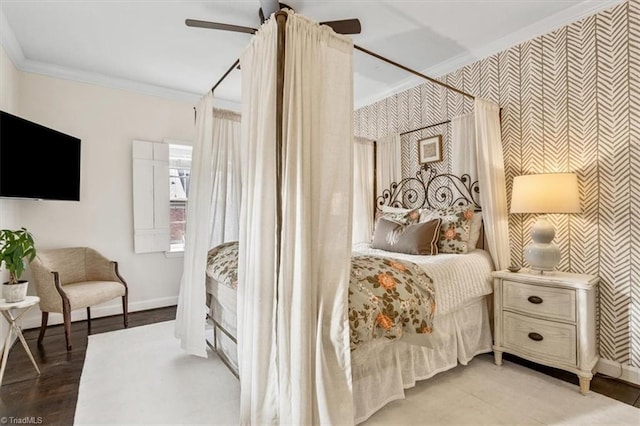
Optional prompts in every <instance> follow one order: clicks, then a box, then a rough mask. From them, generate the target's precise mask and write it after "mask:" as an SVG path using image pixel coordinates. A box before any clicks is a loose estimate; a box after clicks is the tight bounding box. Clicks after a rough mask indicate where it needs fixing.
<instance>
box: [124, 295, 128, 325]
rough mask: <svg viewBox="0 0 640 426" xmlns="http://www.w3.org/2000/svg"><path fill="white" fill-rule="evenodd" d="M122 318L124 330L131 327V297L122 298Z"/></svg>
mask: <svg viewBox="0 0 640 426" xmlns="http://www.w3.org/2000/svg"><path fill="white" fill-rule="evenodd" d="M122 317H123V319H124V328H128V327H129V295H127V294H125V295H124V296H122Z"/></svg>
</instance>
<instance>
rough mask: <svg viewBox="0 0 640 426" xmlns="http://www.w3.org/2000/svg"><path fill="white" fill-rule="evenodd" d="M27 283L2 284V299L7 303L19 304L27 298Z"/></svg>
mask: <svg viewBox="0 0 640 426" xmlns="http://www.w3.org/2000/svg"><path fill="white" fill-rule="evenodd" d="M28 287H29V281H18V284H9V283H8V282H6V283H2V298H3V299H4V300H5V302H7V303H14V302H21V301H23V300H24V299H26V297H27V288H28Z"/></svg>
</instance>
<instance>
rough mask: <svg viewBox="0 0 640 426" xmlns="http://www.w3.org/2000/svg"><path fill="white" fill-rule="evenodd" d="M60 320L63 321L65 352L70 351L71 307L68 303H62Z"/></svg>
mask: <svg viewBox="0 0 640 426" xmlns="http://www.w3.org/2000/svg"><path fill="white" fill-rule="evenodd" d="M62 318H63V319H64V337H65V340H66V342H67V352H69V351H71V306H69V302H68V301H64V302H63V303H62Z"/></svg>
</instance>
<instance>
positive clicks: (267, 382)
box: [176, 11, 509, 424]
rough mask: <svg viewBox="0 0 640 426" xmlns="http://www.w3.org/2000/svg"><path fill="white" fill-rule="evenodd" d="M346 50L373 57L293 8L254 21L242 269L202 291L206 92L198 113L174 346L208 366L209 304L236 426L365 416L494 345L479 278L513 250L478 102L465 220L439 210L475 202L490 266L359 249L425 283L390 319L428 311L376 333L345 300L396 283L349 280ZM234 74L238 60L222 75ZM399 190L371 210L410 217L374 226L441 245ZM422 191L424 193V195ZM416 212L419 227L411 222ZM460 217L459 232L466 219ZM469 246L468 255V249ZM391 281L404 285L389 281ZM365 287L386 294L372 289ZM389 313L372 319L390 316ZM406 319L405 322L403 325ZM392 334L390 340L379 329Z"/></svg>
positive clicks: (476, 259)
mask: <svg viewBox="0 0 640 426" xmlns="http://www.w3.org/2000/svg"><path fill="white" fill-rule="evenodd" d="M354 48H355V49H358V50H360V51H363V52H365V53H367V54H371V55H373V56H376V57H379V56H378V55H375V54H373V53H372V52H369V51H367V50H366V49H362V48H359V47H357V46H354V45H353V43H352V41H351V40H350V39H348V38H346V37H343V36H339V35H336V34H335V33H333V32H332V31H331V30H330V29H329V28H327V27H324V26H320V25H318V24H315V23H313V22H311V21H309V20H308V19H306V18H304V17H302V16H300V15H296V14H295V13H293V12H290V11H279V12H277V13H275V14H274V18H273V19H270V20H268V21H266V22H265V23H264V24H263V26H262V27H261V28H260V30H258V32H257V33H256V35H255V36H254V38H253V39H252V41H251V43H250V45H249V47H248V48H247V50H246V51H245V52H244V53H243V55H242V56H241V58H240V62H239V63H240V66H241V72H242V85H243V93H242V97H243V102H242V144H241V174H242V178H241V181H242V185H241V187H242V190H241V192H242V197H241V213H240V232H239V244H238V245H237V246H236V247H235V248H234V247H233V246H232V245H230V244H226V245H225V248H226V249H228V250H230V252H231V254H228V253H227V256H226V262H227V264H229V265H233V267H230V268H226V269H227V272H228V271H229V270H235V271H236V275H235V276H236V278H235V283H236V284H235V285H234V284H233V283H234V280H233V279H231V280H229V278H228V277H227V278H222V277H221V276H220V275H216V273H218V274H219V273H220V272H221V271H220V270H221V269H225V268H219V267H218V268H216V267H213V268H211V269H212V270H211V271H210V274H209V275H210V276H209V278H208V279H207V285H206V287H205V286H204V285H203V279H202V278H203V274H202V271H204V270H205V269H206V264H207V250H208V249H210V247H209V246H208V242H207V237H208V235H209V234H210V231H211V224H210V219H211V218H210V213H209V209H210V206H211V194H210V193H211V181H212V180H213V179H214V178H215V176H213V175H214V174H215V173H213V172H212V171H211V170H210V166H208V165H207V161H208V160H207V157H208V156H209V157H210V152H211V150H212V149H214V148H213V146H212V143H211V142H210V141H207V136H206V135H207V132H209V133H210V132H211V128H212V127H213V124H212V120H213V117H212V115H211V114H209V113H206V112H207V111H210V110H211V107H212V97H213V95H212V93H209V94H207V95H206V96H205V97H204V99H203V100H202V101H201V103H200V104H199V105H198V109H197V120H196V127H197V134H198V140H197V141H196V145H195V146H194V153H193V158H194V160H193V163H194V169H193V170H192V175H191V178H192V183H191V185H192V187H191V191H192V192H193V194H194V196H192V195H191V193H190V202H189V208H188V210H187V222H188V223H189V227H187V236H186V243H185V271H184V274H183V278H182V282H181V289H180V299H179V305H178V314H177V321H176V336H177V337H179V338H181V340H182V345H183V348H184V349H185V350H186V351H187V352H189V353H191V354H195V355H200V356H206V349H205V332H204V321H203V317H204V307H205V297H207V296H205V295H208V298H209V307H210V310H211V316H212V317H213V318H214V319H215V321H216V323H217V326H216V329H219V328H224V329H225V331H223V332H222V334H218V336H217V337H216V338H215V339H214V340H215V345H216V349H217V350H219V352H222V353H223V356H224V355H226V358H227V362H228V363H229V364H230V366H231V367H234V366H237V369H238V375H239V379H240V383H241V403H240V406H241V413H240V418H241V423H243V424H252V423H253V424H257V423H292V424H320V423H323V424H324V423H326V424H337V423H344V422H345V419H354V421H356V422H359V421H362V420H364V419H366V418H367V417H369V416H370V415H371V414H372V413H373V412H375V411H376V410H378V409H379V408H380V407H381V406H383V405H384V404H386V403H387V402H389V401H391V400H393V399H396V398H399V397H402V396H403V390H404V388H406V387H409V386H412V385H413V383H415V380H420V379H424V378H427V377H430V376H432V375H433V374H436V373H437V372H438V371H443V370H445V369H448V368H451V367H453V366H455V365H456V364H457V363H458V362H462V363H466V362H467V361H468V360H469V359H471V358H472V357H473V356H474V355H476V354H477V353H480V352H483V351H489V350H490V347H491V335H490V331H489V323H488V314H487V307H486V304H485V303H484V296H485V295H486V294H488V293H490V292H491V287H490V285H489V280H488V276H489V273H490V271H491V270H492V269H493V265H495V267H497V268H502V267H506V266H507V264H508V262H509V259H508V256H509V250H508V236H507V235H506V232H507V231H506V223H507V222H506V194H505V187H504V170H503V166H502V151H501V144H500V138H499V121H498V120H499V117H498V109H497V106H495V105H493V104H490V103H488V102H486V101H483V100H480V99H476V104H475V105H476V107H475V108H476V112H475V116H474V118H473V119H472V122H473V126H474V129H475V133H476V137H475V138H474V140H473V141H471V142H470V143H472V144H473V145H474V151H476V150H477V152H478V161H477V164H476V166H477V176H478V179H479V181H480V182H481V183H480V185H474V183H473V182H471V181H470V180H469V179H468V178H466V179H459V180H460V182H462V183H463V186H465V185H466V187H467V189H468V190H470V191H471V194H470V195H469V197H470V198H467V200H466V201H467V203H466V205H467V207H466V210H465V209H459V210H456V211H455V212H453V213H452V212H448V213H446V214H449V215H451V214H452V215H454V216H455V217H457V218H462V217H463V216H465V215H466V213H465V212H466V211H471V215H473V210H474V209H475V207H477V206H479V203H478V202H477V201H478V197H479V200H480V201H482V205H483V215H484V217H485V229H486V230H487V232H486V241H487V246H488V248H489V252H490V253H491V256H489V254H488V253H487V252H485V251H482V250H473V249H472V250H471V251H470V252H469V253H468V254H449V255H443V256H440V255H439V256H432V255H431V254H435V253H434V252H433V251H431V252H430V253H428V254H429V255H425V254H422V255H411V254H398V253H395V252H394V253H392V254H391V255H389V253H388V252H387V250H381V249H379V248H376V247H378V246H377V245H376V244H374V245H373V246H362V247H356V249H355V250H356V251H355V252H354V253H356V254H357V256H355V257H354V258H353V259H355V258H356V257H358V258H359V259H360V261H363V262H364V261H365V260H371V259H377V261H378V262H379V265H378V266H379V267H386V268H395V271H394V273H395V272H397V271H404V272H407V271H408V272H411V273H413V275H414V276H413V278H414V281H415V280H417V281H419V282H421V283H422V284H423V285H422V286H421V287H412V286H409V285H404V286H403V288H405V289H407V291H408V292H409V293H411V295H410V296H412V297H413V296H415V297H414V298H413V299H411V302H409V301H407V300H409V299H402V300H399V301H398V302H399V305H403V306H400V308H399V309H404V310H405V311H410V310H412V309H413V310H418V309H417V308H416V307H417V306H421V309H422V311H421V312H422V314H424V313H425V312H426V316H423V317H421V318H419V317H416V316H415V315H414V316H413V317H411V316H408V317H406V316H404V314H398V315H395V316H394V318H396V319H398V320H399V321H400V322H401V324H397V325H398V327H400V328H398V327H396V324H390V323H387V320H388V319H389V318H386V319H385V318H383V317H381V316H380V315H377V316H376V319H375V321H374V323H377V324H379V325H382V327H377V328H375V330H374V327H373V326H372V325H371V324H372V322H371V314H372V311H371V309H373V310H375V309H376V308H371V307H370V306H365V305H366V301H365V302H360V303H362V304H361V305H359V306H360V308H361V309H360V313H362V311H367V310H369V311H371V312H368V313H367V312H365V314H366V315H365V314H363V315H362V316H361V317H358V312H354V310H353V308H354V306H353V299H354V297H355V296H354V295H355V293H358V292H363V293H365V294H366V295H367V297H369V298H370V299H371V301H372V302H378V301H379V300H380V299H385V301H386V299H387V298H388V297H387V296H388V294H390V293H389V292H395V290H396V289H397V288H398V287H399V286H397V287H396V284H395V282H394V284H390V282H389V281H383V282H379V283H378V285H377V286H376V285H375V284H374V285H373V290H372V289H371V288H365V287H364V286H363V285H360V284H362V281H371V280H370V279H369V278H372V277H370V276H367V274H366V273H365V272H363V271H365V270H369V271H371V270H375V269H372V268H373V267H372V266H370V265H364V266H361V269H360V271H359V272H354V269H355V268H353V269H352V262H353V263H355V260H353V259H352V256H351V254H352V247H351V237H350V236H351V227H352V206H351V200H352V198H353V194H352V192H353V188H352V187H351V185H345V184H344V182H349V181H350V179H352V167H353V164H352V155H353V153H352V151H353V146H352V145H353V144H352V141H353V131H352V120H351V112H352V85H351V79H352V64H351V57H352V50H353V49H354ZM285 52H286V53H285ZM380 59H383V58H382V57H380ZM384 60H385V61H387V62H389V61H388V60H386V59H384ZM394 64H395V63H394ZM395 65H397V66H400V65H399V64H395ZM400 67H402V68H403V69H407V68H406V67H403V66H400ZM233 69H235V64H234V67H232V68H230V69H229V71H228V72H227V74H228V73H229V72H231V71H232V70H233ZM412 72H413V71H412ZM414 73H415V72H414ZM418 74H419V73H418ZM419 75H421V74H419ZM423 77H425V78H427V79H428V80H430V81H433V82H435V83H437V84H442V83H440V82H438V81H435V80H433V79H431V78H428V77H426V76H423ZM218 84H219V83H216V86H217V85H218ZM448 87H449V86H448ZM449 88H450V89H452V90H455V91H457V92H460V91H459V90H458V89H455V88H451V87H449ZM465 95H467V96H470V95H468V94H465ZM496 122H497V124H496ZM209 160H210V158H209ZM421 173H422V172H421ZM424 173H427V177H426V178H425V179H423V177H418V176H416V179H418V180H420V179H423V181H424V182H425V183H428V184H429V185H430V184H431V183H433V182H435V181H434V180H433V179H434V178H437V179H441V178H442V176H441V175H438V176H430V177H429V176H428V173H429V171H428V170H424ZM460 175H462V173H460ZM451 177H452V178H453V177H454V176H453V175H452V176H451ZM483 182H486V183H489V182H490V183H491V185H489V184H487V185H483V184H482V183H483ZM401 184H402V182H399V183H394V184H392V185H391V187H390V192H389V197H388V199H387V200H386V201H387V203H385V200H382V201H381V202H379V203H377V205H378V206H381V205H382V204H386V205H387V206H389V205H393V206H396V207H398V206H399V204H401V205H402V206H404V207H408V208H409V209H410V211H403V212H387V213H388V214H389V215H387V216H383V217H382V218H381V220H380V221H382V220H387V219H389V218H390V220H389V221H390V222H391V223H392V226H394V225H393V223H396V222H394V221H397V220H398V219H397V218H398V216H406V217H409V218H410V219H411V221H406V222H402V224H401V226H402V229H403V230H404V229H405V227H406V229H409V227H411V226H416V227H418V228H420V229H421V230H422V229H423V228H424V226H422V225H427V224H428V225H430V226H432V228H430V229H431V231H430V232H431V234H432V236H434V239H433V240H432V244H431V247H433V246H434V244H435V241H436V237H438V238H439V239H440V240H441V238H440V237H441V225H442V223H443V221H444V220H445V216H438V217H435V216H434V217H431V216H430V214H431V212H430V211H429V210H430V209H423V210H418V209H417V207H415V206H413V205H407V201H413V202H415V203H418V202H421V203H423V205H422V206H420V207H424V206H425V205H426V206H429V205H430V204H425V202H426V200H427V199H428V198H429V196H427V197H425V198H420V199H419V198H414V197H411V196H407V195H406V194H407V191H404V192H402V195H401V196H400V198H398V196H395V198H394V196H393V193H394V191H395V193H397V194H400V193H399V192H398V188H399V187H400V186H401ZM469 185H471V186H469ZM454 186H456V185H454ZM496 187H497V188H496ZM425 188H426V189H427V194H428V193H429V190H430V188H431V186H428V187H425ZM400 199H401V200H402V202H400V201H399V200H400ZM429 199H430V198H429ZM449 201H450V202H451V200H449ZM451 203H452V204H455V205H457V204H460V203H459V202H457V201H453V202H451ZM468 205H471V207H470V208H469V207H468ZM440 213H442V212H440ZM385 214H386V213H385ZM394 215H395V216H394ZM421 215H424V216H425V217H424V221H423V220H422V218H420V220H418V218H419V217H420V216H421ZM442 215H445V213H442ZM470 219H471V217H470V216H469V217H467V218H466V219H465V220H469V221H470ZM448 220H452V219H451V218H449V219H448ZM460 220H462V219H460ZM465 223H466V225H465V227H467V228H465V229H466V231H465V232H466V233H467V234H468V233H469V232H468V231H469V229H468V227H469V226H470V225H469V223H468V222H465ZM418 228H411V229H418ZM421 232H422V231H421ZM390 234H391V233H390ZM390 234H389V235H390ZM400 234H402V235H404V231H403V232H401V233H400ZM395 235H396V236H398V233H396V234H395ZM374 237H375V236H374ZM393 238H396V237H392V239H393ZM398 238H403V237H402V236H400V237H398ZM387 239H388V238H387V235H385V236H382V237H381V241H383V242H384V241H385V240H387ZM394 241H395V240H394ZM374 242H375V239H374ZM394 244H395V242H394ZM470 246H471V245H470V244H469V247H470ZM438 248H441V247H440V246H438ZM464 248H465V249H464V252H465V253H466V252H467V251H468V250H467V242H464ZM218 249H220V247H218ZM233 250H236V252H235V254H234V253H233ZM436 251H437V250H436ZM214 255H215V253H214ZM209 257H210V258H211V257H215V256H209ZM223 257H224V256H223ZM447 257H448V260H447ZM463 259H466V260H463ZM383 264H384V265H383ZM388 271H390V270H388ZM388 271H387V272H388ZM421 271H422V272H421ZM421 274H426V275H424V276H422V275H421ZM374 275H375V274H374ZM378 275H379V274H378ZM387 275H388V274H387ZM354 276H355V278H354ZM393 277H394V278H397V279H398V280H399V279H400V278H399V274H397V275H393ZM420 277H422V278H420ZM372 279H373V280H374V281H375V279H376V278H375V277H373V278H372ZM219 281H221V282H223V281H226V282H227V284H229V283H231V284H229V285H225V284H224V283H222V284H221V282H219ZM354 281H355V282H356V283H355V284H354ZM418 288H419V290H416V289H418ZM354 289H358V290H357V291H356V290H354ZM451 289H458V290H454V291H450V290H451ZM463 289H464V290H463ZM374 290H375V291H377V292H380V291H382V293H375V294H374V293H371V292H372V291H374ZM418 293H420V294H418ZM394 294H395V293H394ZM365 299H366V297H365ZM350 303H351V307H350V306H349V304H350ZM384 306H385V307H384V308H380V309H391V308H388V306H389V305H384ZM394 306H396V305H394ZM436 306H437V308H436ZM201 308H202V309H201ZM394 309H395V308H394ZM384 312H386V311H384ZM403 312H404V311H403ZM414 314H415V312H414ZM386 317H391V315H388V316H386ZM358 319H360V322H362V323H364V324H365V325H367V326H368V327H369V328H366V327H365V328H366V329H365V330H364V331H363V332H361V333H359V332H358V331H357V330H354V328H355V329H357V328H358V325H356V324H355V323H356V322H358ZM405 320H406V321H405ZM414 321H417V322H415V323H414ZM404 322H409V323H410V327H408V328H402V327H404V325H405V324H403V323H404ZM219 326H220V327H219ZM380 328H382V329H383V330H382V331H380ZM389 330H391V331H396V334H395V335H389V334H388V333H387V334H385V333H384V332H385V331H389ZM411 330H413V331H411ZM378 332H381V333H382V334H380V335H379V336H377V337H382V338H376V339H372V340H368V341H367V340H365V339H362V338H361V337H362V336H363V335H367V334H376V333H378ZM354 333H355V336H354ZM454 336H457V337H454ZM236 338H237V348H236V347H235V344H234V343H235V342H234V340H235V339H236ZM225 339H226V341H225ZM380 342H386V343H389V344H384V345H383V344H382V343H380ZM380 386H384V389H385V390H384V392H378V394H377V395H373V393H375V390H376V389H378V388H379V387H380Z"/></svg>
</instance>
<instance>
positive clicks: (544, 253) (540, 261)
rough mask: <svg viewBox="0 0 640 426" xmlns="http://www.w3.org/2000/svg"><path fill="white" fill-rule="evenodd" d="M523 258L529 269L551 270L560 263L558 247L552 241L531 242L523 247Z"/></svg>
mask: <svg viewBox="0 0 640 426" xmlns="http://www.w3.org/2000/svg"><path fill="white" fill-rule="evenodd" d="M524 258H525V260H526V261H527V263H529V266H530V267H531V269H535V270H538V271H553V270H554V269H555V267H556V266H557V265H558V263H560V249H559V248H558V246H557V245H555V244H553V243H533V244H530V245H528V246H527V247H526V248H525V249H524Z"/></svg>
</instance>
